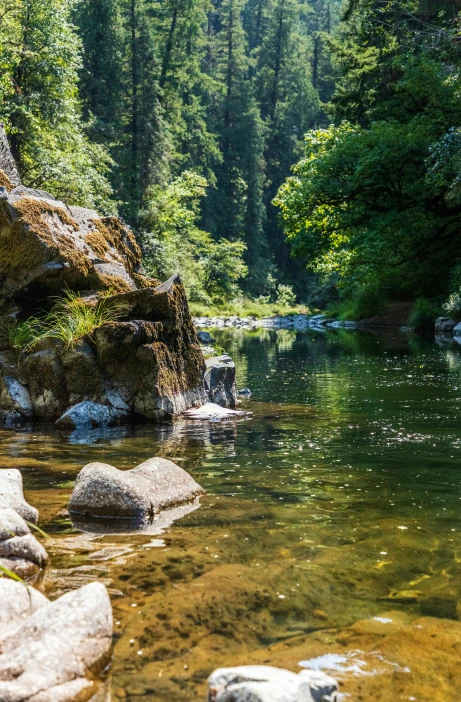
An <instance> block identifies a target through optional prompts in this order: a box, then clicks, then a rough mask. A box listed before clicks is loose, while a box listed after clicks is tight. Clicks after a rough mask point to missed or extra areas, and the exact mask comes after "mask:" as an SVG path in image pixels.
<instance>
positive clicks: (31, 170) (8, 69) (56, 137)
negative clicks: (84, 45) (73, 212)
mask: <svg viewBox="0 0 461 702" xmlns="http://www.w3.org/2000/svg"><path fill="white" fill-rule="evenodd" d="M72 9H73V2H72V0H50V2H47V3H43V2H40V0H16V1H14V2H13V1H11V2H10V3H9V4H8V5H7V6H6V8H5V10H6V14H5V15H4V16H3V18H4V21H5V22H7V23H8V34H7V35H3V37H4V38H3V39H2V40H0V64H1V66H2V69H3V71H2V79H1V89H2V98H3V99H2V104H1V107H0V118H1V119H2V121H3V122H5V124H6V128H7V130H8V132H9V134H10V141H11V147H12V151H13V154H14V156H15V158H16V161H17V163H18V166H19V170H20V173H21V176H22V179H23V181H24V183H26V184H27V185H31V186H34V187H43V188H47V189H49V190H51V191H52V192H53V193H54V194H55V195H57V196H58V197H62V198H63V199H66V200H67V201H68V202H70V203H78V204H81V205H87V206H90V207H100V208H102V209H103V210H106V211H111V210H113V205H112V204H111V188H110V186H109V184H108V181H107V179H106V175H107V173H108V170H109V167H110V159H109V157H108V155H107V152H106V150H105V149H104V148H103V147H101V146H98V145H95V144H93V143H91V142H90V141H89V139H88V138H87V136H86V133H85V125H84V123H83V121H82V118H81V111H80V105H79V100H78V90H77V87H78V71H79V69H80V67H81V62H80V42H79V39H78V37H77V34H76V33H75V30H74V27H73V25H72V24H71V21H70V16H71V12H72Z"/></svg>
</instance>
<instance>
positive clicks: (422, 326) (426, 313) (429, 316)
mask: <svg viewBox="0 0 461 702" xmlns="http://www.w3.org/2000/svg"><path fill="white" fill-rule="evenodd" d="M459 309H460V312H461V297H460V308H459ZM440 314H441V309H440V305H438V304H437V303H435V302H433V300H427V299H426V298H424V297H420V298H418V299H417V300H415V304H414V305H413V307H412V308H411V312H410V316H409V318H408V325H409V326H410V327H414V328H415V329H416V331H428V330H430V331H432V332H433V331H434V323H435V320H436V319H437V317H439V316H440Z"/></svg>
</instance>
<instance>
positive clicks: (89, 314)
mask: <svg viewBox="0 0 461 702" xmlns="http://www.w3.org/2000/svg"><path fill="white" fill-rule="evenodd" d="M122 314H123V306H122V305H120V304H115V303H113V302H111V301H110V299H108V298H107V297H104V298H102V299H100V300H98V301H97V302H96V303H95V304H93V305H92V304H88V302H86V301H85V300H84V299H83V298H81V297H79V295H77V294H76V293H73V292H72V291H67V292H66V293H65V296H64V297H62V298H58V299H57V300H56V304H55V306H54V308H53V310H52V311H51V312H48V313H47V314H45V315H43V316H42V317H36V316H34V317H29V319H26V320H25V321H23V322H18V321H17V320H11V321H8V322H7V323H6V328H5V329H3V336H4V337H6V339H7V341H8V345H9V346H10V347H11V348H12V349H14V350H15V352H16V354H17V356H18V360H19V358H20V356H21V354H22V353H29V352H31V351H33V350H34V348H35V347H36V346H37V345H38V344H39V342H41V341H43V340H44V339H59V340H60V341H62V342H63V343H64V345H65V346H66V348H72V347H73V346H75V344H76V343H77V342H78V341H79V340H80V339H82V338H83V337H84V336H88V335H91V334H92V333H93V332H94V330H95V329H97V328H98V327H100V326H101V325H102V324H105V323H106V322H115V321H117V320H118V319H119V318H120V316H121V315H122ZM4 326H5V325H4Z"/></svg>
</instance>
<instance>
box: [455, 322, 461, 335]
mask: <svg viewBox="0 0 461 702" xmlns="http://www.w3.org/2000/svg"><path fill="white" fill-rule="evenodd" d="M453 336H461V322H458V324H456V325H455V326H454V327H453Z"/></svg>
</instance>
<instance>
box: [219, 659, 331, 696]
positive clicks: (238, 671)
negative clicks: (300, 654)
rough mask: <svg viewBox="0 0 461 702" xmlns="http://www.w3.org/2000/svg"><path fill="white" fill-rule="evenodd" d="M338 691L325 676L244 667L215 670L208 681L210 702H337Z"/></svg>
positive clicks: (306, 672) (251, 666) (260, 667)
mask: <svg viewBox="0 0 461 702" xmlns="http://www.w3.org/2000/svg"><path fill="white" fill-rule="evenodd" d="M337 689H338V683H337V682H336V680H335V679H334V678H332V677H331V676H329V675H326V674H325V673H321V672H317V671H313V670H303V671H302V672H301V673H299V674H296V673H291V672H290V671H289V670H283V669H282V668H272V667H271V666H267V665H245V666H239V667H237V668H219V669H218V670H215V671H214V673H212V674H211V675H210V677H209V678H208V702H335V700H336V699H337V695H336V691H337Z"/></svg>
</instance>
